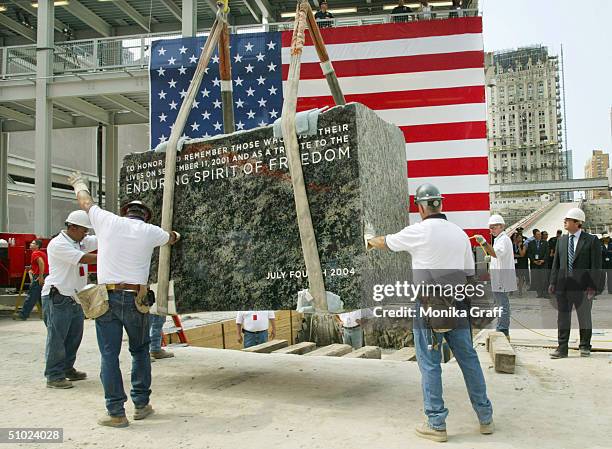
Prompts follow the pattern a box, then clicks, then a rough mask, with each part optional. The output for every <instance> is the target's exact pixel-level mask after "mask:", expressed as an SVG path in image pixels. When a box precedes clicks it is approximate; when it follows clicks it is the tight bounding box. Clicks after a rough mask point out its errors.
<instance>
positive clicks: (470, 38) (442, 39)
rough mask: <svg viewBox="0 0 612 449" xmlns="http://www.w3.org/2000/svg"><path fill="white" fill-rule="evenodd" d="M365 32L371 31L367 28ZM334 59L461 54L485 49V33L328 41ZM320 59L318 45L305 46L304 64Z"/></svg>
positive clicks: (287, 50) (286, 52) (285, 55)
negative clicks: (369, 40) (381, 39)
mask: <svg viewBox="0 0 612 449" xmlns="http://www.w3.org/2000/svg"><path fill="white" fill-rule="evenodd" d="M364 32H367V31H366V30H365V29H364ZM326 47H327V53H328V54H329V59H330V61H350V60H355V59H373V60H374V61H372V63H373V64H374V63H376V61H375V60H376V58H395V57H401V56H416V55H430V54H439V53H458V52H464V51H482V50H483V44H482V34H480V33H466V34H453V35H450V36H430V37H416V38H409V39H392V40H384V41H371V42H355V43H347V44H328V45H326ZM281 55H282V61H283V64H289V61H290V58H291V47H283V48H282V50H281ZM308 62H319V57H318V55H317V51H316V49H315V47H314V45H311V46H308V47H304V51H303V53H302V63H308Z"/></svg>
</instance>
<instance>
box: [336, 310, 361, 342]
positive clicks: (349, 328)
mask: <svg viewBox="0 0 612 449" xmlns="http://www.w3.org/2000/svg"><path fill="white" fill-rule="evenodd" d="M336 319H337V320H338V321H339V323H340V325H341V326H342V327H341V328H340V333H341V334H342V343H344V344H345V345H351V346H352V347H353V349H359V348H361V347H362V346H363V330H362V328H361V310H353V311H352V312H347V313H341V314H340V315H336Z"/></svg>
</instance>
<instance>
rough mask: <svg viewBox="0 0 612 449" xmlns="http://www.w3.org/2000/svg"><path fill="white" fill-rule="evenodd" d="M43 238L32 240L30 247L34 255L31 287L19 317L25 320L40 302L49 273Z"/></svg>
mask: <svg viewBox="0 0 612 449" xmlns="http://www.w3.org/2000/svg"><path fill="white" fill-rule="evenodd" d="M42 246H43V243H42V240H40V239H36V240H32V241H31V242H30V249H31V250H32V255H31V256H30V270H29V272H28V274H29V275H30V288H29V289H28V296H26V299H25V301H24V302H23V306H21V312H19V315H18V319H19V320H21V321H25V320H27V319H28V317H29V316H30V313H32V309H33V308H34V306H35V305H36V304H40V305H41V306H42V304H41V303H40V297H41V295H40V293H41V291H42V287H43V285H44V283H45V276H47V275H48V274H49V262H48V261H47V254H46V253H45V252H44V251H41V250H42Z"/></svg>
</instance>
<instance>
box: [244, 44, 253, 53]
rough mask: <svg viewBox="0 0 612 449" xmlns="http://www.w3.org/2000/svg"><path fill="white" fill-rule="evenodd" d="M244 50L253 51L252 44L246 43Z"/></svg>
mask: <svg viewBox="0 0 612 449" xmlns="http://www.w3.org/2000/svg"><path fill="white" fill-rule="evenodd" d="M244 48H245V50H246V51H253V44H251V43H250V42H247V44H246V45H245V46H244Z"/></svg>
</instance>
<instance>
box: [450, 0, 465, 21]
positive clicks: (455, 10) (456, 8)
mask: <svg viewBox="0 0 612 449" xmlns="http://www.w3.org/2000/svg"><path fill="white" fill-rule="evenodd" d="M461 3H462V2H461V0H453V6H451V12H450V14H449V15H448V17H455V18H456V17H463V9H462V7H461Z"/></svg>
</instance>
